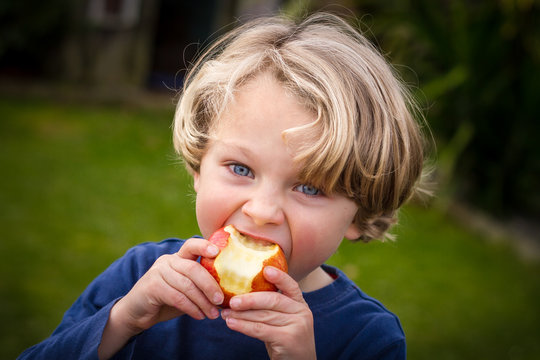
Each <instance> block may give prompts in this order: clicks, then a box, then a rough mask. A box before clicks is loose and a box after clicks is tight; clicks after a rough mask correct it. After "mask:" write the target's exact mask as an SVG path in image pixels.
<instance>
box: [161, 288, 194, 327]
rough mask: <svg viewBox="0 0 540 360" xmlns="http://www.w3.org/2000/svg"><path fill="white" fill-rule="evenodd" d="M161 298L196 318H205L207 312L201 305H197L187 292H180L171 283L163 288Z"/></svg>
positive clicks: (169, 304) (167, 303)
mask: <svg viewBox="0 0 540 360" xmlns="http://www.w3.org/2000/svg"><path fill="white" fill-rule="evenodd" d="M161 298H162V301H163V303H164V304H166V305H168V306H170V307H172V308H174V309H177V310H178V311H180V312H181V313H184V314H187V315H188V316H191V317H192V318H194V319H197V320H202V319H204V318H205V313H204V312H203V311H202V310H201V309H200V308H199V306H197V305H195V304H194V303H193V302H192V301H191V300H190V299H189V298H188V297H187V296H186V295H185V294H183V293H181V292H179V291H178V290H177V289H175V288H174V287H172V286H170V285H169V284H167V286H165V287H164V288H163V289H162V293H161ZM162 311H163V310H162ZM169 312H170V311H169ZM162 316H167V314H162Z"/></svg>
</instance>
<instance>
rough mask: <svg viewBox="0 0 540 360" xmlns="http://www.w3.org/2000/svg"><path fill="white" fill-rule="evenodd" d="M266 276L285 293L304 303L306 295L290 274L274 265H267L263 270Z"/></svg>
mask: <svg viewBox="0 0 540 360" xmlns="http://www.w3.org/2000/svg"><path fill="white" fill-rule="evenodd" d="M263 274H264V278H265V279H266V280H268V281H269V282H271V283H272V284H274V285H275V286H276V287H277V288H278V289H279V290H280V291H281V292H282V293H283V295H285V296H287V297H289V298H291V299H293V300H295V301H298V302H301V303H303V302H304V296H303V295H302V290H300V286H299V285H298V283H297V282H296V281H295V280H294V279H293V278H292V277H290V276H289V274H287V273H286V272H283V271H281V270H279V269H277V268H275V267H273V266H266V267H265V268H264V270H263Z"/></svg>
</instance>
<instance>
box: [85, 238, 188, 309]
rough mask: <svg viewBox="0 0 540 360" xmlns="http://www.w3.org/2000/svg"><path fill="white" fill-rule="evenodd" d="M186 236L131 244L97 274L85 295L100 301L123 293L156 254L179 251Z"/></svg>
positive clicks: (140, 274) (151, 261) (137, 278)
mask: <svg viewBox="0 0 540 360" xmlns="http://www.w3.org/2000/svg"><path fill="white" fill-rule="evenodd" d="M183 244H184V240H180V239H173V238H171V239H166V240H163V241H160V242H147V243H142V244H139V245H136V246H134V247H132V248H130V249H129V250H128V251H127V252H126V253H125V254H124V255H123V256H122V257H120V258H118V259H117V260H116V261H114V262H113V263H112V264H111V265H110V266H109V267H108V268H107V269H106V270H105V271H103V272H102V273H101V274H100V275H99V276H98V277H97V278H95V279H94V280H93V281H92V282H91V283H90V285H89V286H88V287H87V289H86V290H85V293H83V295H87V296H89V297H90V298H93V299H94V300H93V301H95V302H97V303H99V304H106V303H108V301H110V300H111V298H112V297H117V296H123V295H124V294H125V293H127V292H128V291H129V290H130V289H131V287H132V286H133V285H134V284H135V283H136V282H137V281H138V280H139V278H140V277H141V276H143V275H144V274H145V273H146V272H147V271H148V269H149V268H150V267H151V266H152V264H154V262H155V261H156V259H157V258H159V257H160V256H162V255H165V254H173V253H175V252H177V251H178V250H179V249H180V247H182V245H183Z"/></svg>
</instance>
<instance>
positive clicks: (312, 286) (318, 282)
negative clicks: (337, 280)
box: [298, 266, 334, 292]
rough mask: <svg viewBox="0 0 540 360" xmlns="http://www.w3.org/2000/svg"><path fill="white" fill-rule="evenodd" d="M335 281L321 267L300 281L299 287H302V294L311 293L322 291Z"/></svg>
mask: <svg viewBox="0 0 540 360" xmlns="http://www.w3.org/2000/svg"><path fill="white" fill-rule="evenodd" d="M333 281H334V279H332V277H331V276H330V275H328V274H327V273H326V271H324V270H323V269H322V267H320V266H319V267H318V268H316V269H315V270H313V271H312V272H310V273H309V274H308V275H307V276H306V277H304V278H303V279H302V280H300V281H299V282H298V285H300V290H302V292H310V291H315V290H319V289H322V288H323V287H325V286H327V285H330V284H331V283H332V282H333Z"/></svg>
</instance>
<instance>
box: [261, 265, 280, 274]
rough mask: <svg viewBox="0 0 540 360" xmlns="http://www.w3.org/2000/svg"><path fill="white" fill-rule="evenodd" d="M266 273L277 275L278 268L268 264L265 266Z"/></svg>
mask: <svg viewBox="0 0 540 360" xmlns="http://www.w3.org/2000/svg"><path fill="white" fill-rule="evenodd" d="M264 273H265V274H266V276H270V277H275V276H277V274H278V273H277V271H276V269H274V268H273V267H270V266H267V267H265V268H264Z"/></svg>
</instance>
